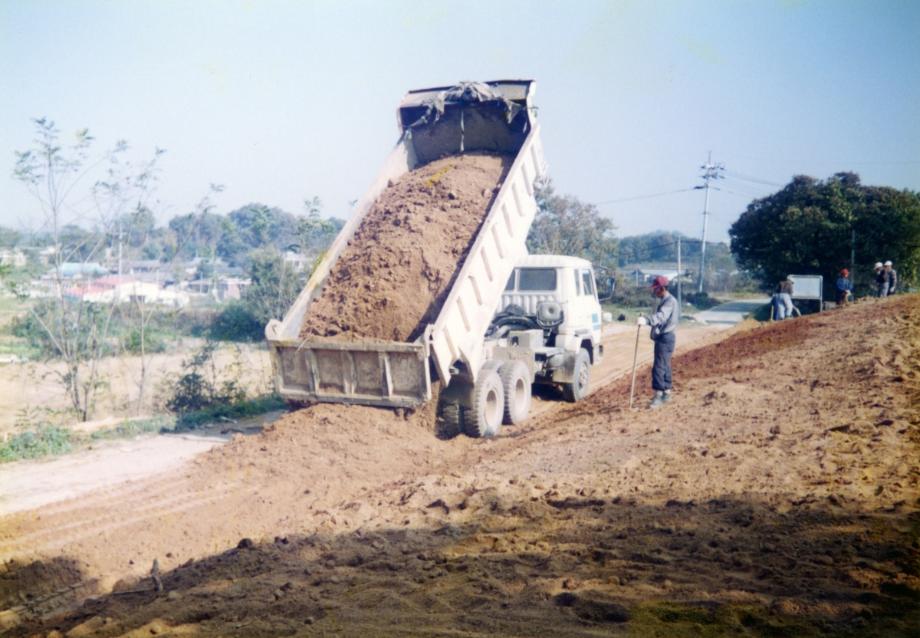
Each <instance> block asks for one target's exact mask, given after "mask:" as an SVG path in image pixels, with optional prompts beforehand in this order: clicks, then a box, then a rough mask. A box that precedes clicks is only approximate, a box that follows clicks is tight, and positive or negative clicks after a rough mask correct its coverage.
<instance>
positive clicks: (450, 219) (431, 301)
mask: <svg viewBox="0 0 920 638" xmlns="http://www.w3.org/2000/svg"><path fill="white" fill-rule="evenodd" d="M511 161H512V158H511V157H510V156H503V155H488V154H477V153H471V154H467V155H458V156H451V157H447V158H444V159H441V160H437V161H434V162H431V163H430V164H426V165H425V166H423V167H421V168H417V169H415V170H413V171H410V172H409V173H407V174H405V175H403V176H402V177H400V179H399V180H398V181H396V182H395V183H392V184H390V186H389V187H388V188H387V189H386V190H384V192H383V193H382V194H381V195H380V197H378V198H377V200H376V201H375V202H374V204H373V205H372V206H371V208H370V210H369V211H368V212H367V215H366V216H365V218H364V219H363V220H362V222H361V225H360V226H359V227H358V229H357V231H356V232H355V235H354V237H353V238H352V239H351V241H350V242H349V244H348V247H347V248H346V249H345V250H344V251H343V252H342V254H341V255H340V256H339V259H338V261H337V262H336V263H335V265H334V266H333V268H332V271H331V272H330V273H329V277H328V279H327V281H326V283H325V285H324V287H323V290H322V293H321V294H320V296H319V298H318V299H314V300H313V302H312V303H311V305H310V308H309V310H308V312H307V316H306V317H305V319H304V324H303V328H302V330H301V333H300V337H301V338H302V339H307V338H310V337H340V338H341V337H345V338H349V339H384V340H395V341H413V340H414V339H416V338H417V337H418V336H419V335H420V334H421V331H422V330H424V327H425V325H426V324H428V323H431V322H432V321H434V319H435V317H436V316H437V311H438V309H439V308H440V307H441V304H443V302H444V299H445V298H446V296H447V292H448V291H449V290H450V284H451V282H452V281H453V279H454V276H455V274H456V273H457V272H459V270H460V267H461V266H462V264H463V260H464V258H465V257H466V254H467V251H468V250H469V246H470V243H471V241H472V239H473V237H474V236H475V234H476V231H477V230H478V229H479V226H480V225H481V224H482V220H483V218H484V217H485V215H486V213H487V212H488V210H489V207H490V206H491V204H492V200H493V199H494V197H495V195H496V193H498V190H499V188H500V187H501V182H502V180H503V179H504V176H505V174H506V172H507V170H508V168H509V167H510V165H511Z"/></svg>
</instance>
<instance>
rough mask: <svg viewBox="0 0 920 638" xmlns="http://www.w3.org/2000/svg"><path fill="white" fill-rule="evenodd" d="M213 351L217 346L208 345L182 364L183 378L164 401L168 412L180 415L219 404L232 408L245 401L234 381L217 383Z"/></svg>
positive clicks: (207, 343) (212, 343) (242, 393)
mask: <svg viewBox="0 0 920 638" xmlns="http://www.w3.org/2000/svg"><path fill="white" fill-rule="evenodd" d="M216 349H217V344H216V343H214V342H213V341H208V342H206V343H205V344H204V346H202V348H201V350H199V351H198V352H196V353H195V354H194V355H192V358H191V359H188V360H186V361H183V362H182V367H183V368H184V369H185V374H183V375H181V376H180V377H179V378H178V379H177V380H176V389H175V391H174V392H173V394H172V396H171V397H170V398H169V399H167V401H166V408H167V409H168V410H169V411H171V412H175V413H177V414H180V415H181V414H186V413H189V412H195V411H198V410H203V409H205V408H209V407H211V406H214V405H218V404H224V405H233V404H236V403H240V402H241V401H244V400H245V399H246V392H245V390H243V388H242V387H240V385H239V383H237V381H236V379H229V380H225V381H223V382H222V383H220V384H218V383H217V374H216V370H215V365H214V351H215V350H216Z"/></svg>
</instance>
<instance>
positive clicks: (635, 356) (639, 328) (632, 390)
mask: <svg viewBox="0 0 920 638" xmlns="http://www.w3.org/2000/svg"><path fill="white" fill-rule="evenodd" d="M640 332H642V326H636V347H635V349H634V350H633V370H632V384H630V386H629V409H630V410H632V407H633V397H634V396H635V394H636V361H638V358H639V333H640Z"/></svg>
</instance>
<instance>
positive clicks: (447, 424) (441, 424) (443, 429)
mask: <svg viewBox="0 0 920 638" xmlns="http://www.w3.org/2000/svg"><path fill="white" fill-rule="evenodd" d="M439 417H440V418H439V419H438V422H437V424H436V426H435V434H436V435H437V437H438V438H439V439H452V438H454V437H455V436H457V435H458V434H460V433H461V432H463V423H462V421H461V420H460V419H461V417H460V404H459V403H456V402H453V401H451V402H447V403H444V404H443V405H442V406H441V409H440V410H439Z"/></svg>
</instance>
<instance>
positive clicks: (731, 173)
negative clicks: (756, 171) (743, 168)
mask: <svg viewBox="0 0 920 638" xmlns="http://www.w3.org/2000/svg"><path fill="white" fill-rule="evenodd" d="M726 173H727V174H728V176H729V177H732V178H735V179H740V180H744V181H745V182H753V183H754V184H763V185H764V186H776V187H777V188H782V186H783V185H782V184H777V183H776V182H771V181H769V180H766V179H761V178H759V177H752V176H750V175H745V174H744V173H738V172H737V171H726Z"/></svg>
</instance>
